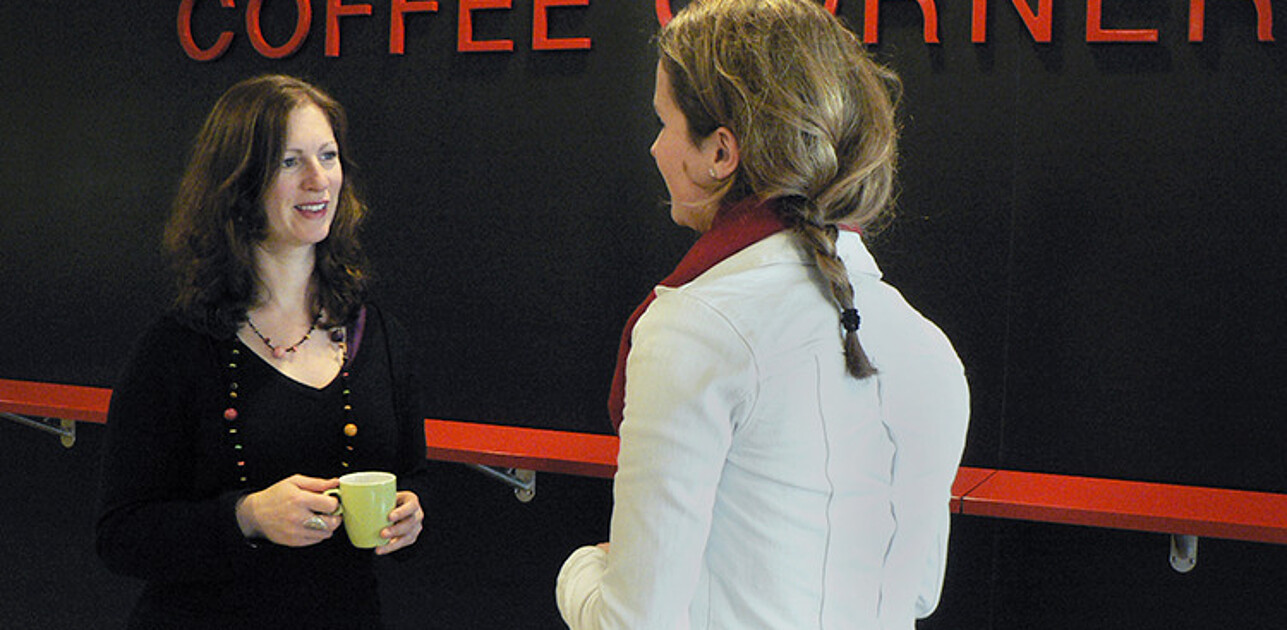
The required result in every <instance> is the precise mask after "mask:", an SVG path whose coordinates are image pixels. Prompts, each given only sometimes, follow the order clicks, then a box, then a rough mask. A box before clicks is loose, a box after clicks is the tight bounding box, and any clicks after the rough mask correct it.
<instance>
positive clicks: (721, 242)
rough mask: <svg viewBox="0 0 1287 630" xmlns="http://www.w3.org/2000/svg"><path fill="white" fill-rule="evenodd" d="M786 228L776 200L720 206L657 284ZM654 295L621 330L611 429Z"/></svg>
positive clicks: (692, 275)
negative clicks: (637, 333)
mask: <svg viewBox="0 0 1287 630" xmlns="http://www.w3.org/2000/svg"><path fill="white" fill-rule="evenodd" d="M786 228H787V224H786V222H784V221H783V220H782V219H781V217H779V216H778V213H777V209H776V204H775V203H773V202H771V201H761V200H760V199H757V198H754V197H751V198H749V199H747V200H745V201H741V202H738V203H736V204H733V205H731V206H727V207H724V208H721V209H720V210H719V211H718V212H717V213H716V215H715V218H714V220H713V221H712V222H711V227H710V229H709V230H707V231H706V233H705V234H702V236H701V237H700V238H698V239H697V242H696V243H693V247H692V248H691V249H689V250H688V253H687V254H685V255H684V257H683V259H682V260H680V261H679V265H678V266H677V267H675V270H674V271H672V272H671V273H670V275H669V276H666V278H665V279H664V280H662V281H661V282H660V283H658V284H659V286H663V287H679V286H683V285H685V284H687V283H689V282H692V281H693V280H695V279H696V278H697V277H698V276H700V275H702V274H703V273H705V272H706V270H708V269H710V268H711V267H714V266H715V265H717V264H719V263H720V262H721V261H723V260H724V259H726V258H728V257H729V256H732V255H733V254H736V253H738V252H740V251H742V250H743V249H746V248H747V247H748V246H750V245H753V244H755V243H758V242H759V241H761V240H763V239H765V238H767V237H769V236H772V235H774V234H777V233H778V232H781V231H782V230H785V229H786ZM656 298H657V290H656V289H653V290H652V292H650V293H649V294H648V297H647V298H645V299H644V301H643V303H642V304H640V305H639V306H638V307H637V308H635V310H634V312H633V313H631V314H630V319H628V320H626V327H625V330H623V331H622V332H621V344H620V346H619V347H618V349H617V367H616V370H615V371H614V372H613V374H612V392H611V393H610V394H609V395H608V416H609V418H610V419H611V420H612V427H613V429H616V430H618V431H619V430H620V428H621V421H622V419H623V418H624V414H625V408H626V358H627V356H628V355H629V354H630V345H631V341H630V337H631V334H632V333H633V332H634V328H635V324H636V323H638V322H639V318H640V317H642V316H643V314H644V311H646V310H648V305H650V304H652V301H653V300H654V299H656Z"/></svg>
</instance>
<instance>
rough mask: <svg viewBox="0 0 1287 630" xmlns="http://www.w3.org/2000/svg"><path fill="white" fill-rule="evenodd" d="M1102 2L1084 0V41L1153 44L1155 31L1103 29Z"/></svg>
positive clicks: (1155, 35)
mask: <svg viewBox="0 0 1287 630" xmlns="http://www.w3.org/2000/svg"><path fill="white" fill-rule="evenodd" d="M1103 14H1104V0H1086V41H1088V42H1092V43H1100V42H1155V41H1157V31H1153V30H1119V29H1108V30H1106V29H1104V27H1103V26H1102V24H1103Z"/></svg>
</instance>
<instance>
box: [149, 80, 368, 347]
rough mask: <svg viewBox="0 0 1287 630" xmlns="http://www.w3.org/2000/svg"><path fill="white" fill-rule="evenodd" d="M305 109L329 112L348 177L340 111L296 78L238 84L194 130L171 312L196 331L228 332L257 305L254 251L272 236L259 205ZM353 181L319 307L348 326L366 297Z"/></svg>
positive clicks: (173, 249)
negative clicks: (292, 123) (293, 117)
mask: <svg viewBox="0 0 1287 630" xmlns="http://www.w3.org/2000/svg"><path fill="white" fill-rule="evenodd" d="M309 103H311V104H313V105H316V106H317V107H318V108H320V109H321V110H322V112H323V113H324V114H325V115H326V118H327V120H328V121H329V122H330V124H331V130H332V131H333V132H334V134H335V139H336V142H337V143H338V144H339V146H340V149H341V151H340V160H341V166H342V167H343V168H344V170H345V173H346V174H349V173H351V172H352V170H353V169H351V168H350V166H351V162H350V161H349V160H348V159H346V157H345V152H344V149H345V148H346V147H347V142H346V132H347V127H348V122H347V118H346V116H345V114H344V109H343V107H341V106H340V104H339V103H338V102H337V101H336V100H335V99H333V98H331V96H330V95H328V94H327V93H326V92H324V91H322V90H321V89H319V88H318V87H316V86H314V85H311V84H309V83H307V82H305V81H302V80H300V79H296V78H294V77H289V76H283V75H265V76H259V77H255V78H252V79H246V80H244V81H241V82H240V83H237V84H236V85H234V86H232V87H231V88H229V89H228V91H227V92H224V94H223V96H221V97H220V98H219V100H218V102H216V103H215V105H214V108H213V109H211V111H210V114H209V116H207V117H206V120H205V123H204V125H202V127H201V131H200V132H199V133H198V134H197V137H196V139H195V141H194V142H193V145H192V152H191V154H190V156H189V159H188V165H187V170H186V171H185V172H184V174H183V179H182V181H181V182H180V184H179V190H178V193H177V194H176V196H175V199H174V205H173V208H172V211H171V215H170V220H169V223H168V224H167V225H166V229H165V248H166V251H167V253H168V254H169V255H170V257H171V261H172V263H173V266H174V271H175V280H176V283H177V288H178V292H177V295H176V296H175V300H174V309H175V311H176V313H177V314H178V316H179V318H180V319H181V320H183V321H184V322H185V323H186V324H187V325H189V326H191V327H192V328H194V329H196V330H199V331H202V332H205V333H208V334H211V335H214V336H216V337H229V336H232V335H234V334H236V332H237V329H238V328H239V327H240V326H241V324H242V322H244V321H245V320H246V311H247V309H249V308H250V307H252V306H253V305H254V300H255V298H256V295H257V290H258V287H259V277H258V272H257V270H256V268H255V263H254V255H253V253H254V248H255V246H256V245H257V244H258V243H260V242H262V241H263V240H264V239H265V238H266V236H267V216H266V215H265V213H264V209H263V205H262V203H261V199H262V196H263V194H264V192H265V191H266V190H267V189H268V188H269V187H270V186H271V184H272V181H273V179H274V178H275V177H276V175H277V169H278V165H279V164H280V163H281V158H282V153H283V144H284V143H285V138H286V128H287V120H288V118H289V116H290V114H291V111H292V110H294V109H295V108H296V107H298V106H300V105H302V104H309ZM351 179H352V178H351V177H345V178H344V183H343V185H342V187H341V188H340V194H339V200H338V201H339V202H338V204H337V206H336V212H335V219H334V221H333V223H332V224H331V230H330V234H329V235H328V236H327V238H326V239H325V240H323V241H322V242H321V243H318V244H317V250H316V251H317V262H316V267H315V270H314V278H315V282H316V284H315V291H314V294H313V301H314V304H313V308H314V310H315V311H317V312H321V313H324V314H325V318H324V320H323V321H322V322H321V325H322V326H328V327H329V326H338V325H342V324H344V323H347V322H349V321H351V320H352V319H353V318H354V317H356V315H357V311H358V309H359V308H360V307H361V305H362V302H363V300H364V299H365V297H366V291H367V284H368V275H367V266H368V262H367V258H366V255H365V253H364V252H363V250H362V246H361V244H360V243H359V241H358V230H359V227H360V226H361V224H362V221H363V220H364V219H365V217H366V214H367V206H366V205H365V204H364V203H363V202H362V201H361V199H359V197H358V195H357V193H356V191H355V190H354V186H353V184H352V183H351Z"/></svg>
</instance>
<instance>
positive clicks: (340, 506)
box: [322, 488, 344, 516]
mask: <svg viewBox="0 0 1287 630" xmlns="http://www.w3.org/2000/svg"><path fill="white" fill-rule="evenodd" d="M322 494H326V495H330V496H333V497H335V511H334V512H331V513H330V516H339V515H341V514H343V513H344V501H342V500H341V499H340V489H339V488H331V489H330V490H326V491H324V492H322Z"/></svg>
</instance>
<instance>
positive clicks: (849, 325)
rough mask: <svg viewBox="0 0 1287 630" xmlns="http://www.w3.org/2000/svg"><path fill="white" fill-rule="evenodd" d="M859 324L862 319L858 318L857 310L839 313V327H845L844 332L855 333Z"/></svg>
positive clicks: (852, 309) (848, 309)
mask: <svg viewBox="0 0 1287 630" xmlns="http://www.w3.org/2000/svg"><path fill="white" fill-rule="evenodd" d="M860 324H862V318H861V317H859V316H858V309H856V308H847V309H845V310H843V311H841V312H840V325H841V326H844V327H845V331H846V332H855V331H857V330H858V326H859V325H860Z"/></svg>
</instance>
